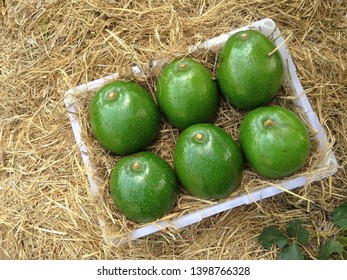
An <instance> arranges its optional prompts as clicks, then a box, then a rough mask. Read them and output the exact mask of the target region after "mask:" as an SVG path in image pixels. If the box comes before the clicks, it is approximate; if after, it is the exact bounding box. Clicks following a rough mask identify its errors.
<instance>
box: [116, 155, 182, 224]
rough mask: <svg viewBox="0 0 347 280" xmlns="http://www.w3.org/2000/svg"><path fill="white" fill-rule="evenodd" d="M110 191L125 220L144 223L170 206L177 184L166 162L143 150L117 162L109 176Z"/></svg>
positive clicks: (174, 202) (166, 211)
mask: <svg viewBox="0 0 347 280" xmlns="http://www.w3.org/2000/svg"><path fill="white" fill-rule="evenodd" d="M110 192H111V196H112V199H113V202H114V204H115V206H116V208H117V209H118V210H119V211H120V212H121V213H122V214H124V215H125V216H126V217H127V219H129V220H131V221H133V222H136V223H146V222H151V221H154V220H156V219H159V218H161V217H163V216H164V215H166V214H168V213H169V212H170V211H171V210H172V209H173V207H174V206H175V204H176V200H177V194H178V183H177V179H176V176H175V173H174V171H173V169H172V168H171V166H170V165H169V163H168V162H166V161H165V160H164V159H162V158H161V157H160V156H158V155H157V154H154V153H152V152H149V151H144V152H139V153H136V154H133V155H129V156H125V157H123V158H122V159H121V160H120V161H118V162H117V164H116V165H115V167H114V168H113V170H112V173H111V176H110Z"/></svg>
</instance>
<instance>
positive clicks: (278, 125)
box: [239, 106, 310, 178]
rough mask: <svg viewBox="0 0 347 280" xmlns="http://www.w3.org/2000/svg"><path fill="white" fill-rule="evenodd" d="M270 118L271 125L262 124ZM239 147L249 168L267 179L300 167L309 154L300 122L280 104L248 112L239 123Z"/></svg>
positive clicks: (307, 142) (305, 133)
mask: <svg viewBox="0 0 347 280" xmlns="http://www.w3.org/2000/svg"><path fill="white" fill-rule="evenodd" d="M267 120H271V122H272V124H271V125H266V123H267ZM239 141H240V146H241V149H242V151H243V154H244V156H245V159H246V161H247V162H248V163H249V165H250V167H251V168H252V169H253V170H254V172H256V173H257V174H259V175H261V176H264V177H267V178H281V177H284V176H288V175H291V174H293V173H294V172H296V171H298V170H299V169H301V168H302V167H303V166H304V164H305V162H306V160H307V158H308V156H309V154H310V138H309V133H308V130H307V128H306V126H305V124H304V123H303V121H302V120H301V119H300V118H299V117H298V116H297V115H296V114H295V113H294V112H292V111H290V110H288V109H286V108H283V107H280V106H265V107H260V108H257V109H255V110H253V111H251V112H249V113H248V114H247V115H246V117H245V118H244V119H243V121H242V123H241V126H240V139H239Z"/></svg>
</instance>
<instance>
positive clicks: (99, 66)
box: [0, 0, 347, 259]
mask: <svg viewBox="0 0 347 280" xmlns="http://www.w3.org/2000/svg"><path fill="white" fill-rule="evenodd" d="M0 10H1V11H0V16H1V19H0V51H1V52H0V209H1V211H0V249H1V250H0V259H1V258H9V259H274V258H276V256H277V253H278V251H277V250H276V248H273V249H271V250H264V249H262V248H261V246H260V245H259V243H258V242H257V236H258V235H259V233H260V232H261V230H262V229H263V227H265V226H268V225H276V226H278V227H280V228H281V229H283V228H284V226H285V224H286V222H287V221H288V220H290V219H293V218H301V219H303V220H305V222H306V225H307V228H308V230H309V231H310V235H311V238H310V242H309V244H308V245H307V246H305V248H304V249H305V253H306V255H307V257H308V258H312V259H314V258H315V257H316V256H317V252H318V250H319V248H320V246H321V245H322V243H323V242H324V239H325V238H330V237H333V236H335V235H336V234H337V229H336V228H335V227H334V226H333V224H332V211H333V209H334V208H335V207H336V206H338V205H339V204H341V203H343V202H346V197H347V170H346V165H347V148H346V146H347V136H346V135H347V125H346V123H345V121H346V119H347V91H346V81H347V74H346V73H347V71H346V68H347V63H346V61H347V49H346V46H347V39H346V38H347V36H346V35H347V34H346V30H347V3H346V1H343V0H308V1H304V0H293V1H286V0H283V1H276V2H274V1H261V0H258V1H256V0H247V1H241V0H239V1H238V0H226V1H221V0H218V1H217V0H215V1H213V0H211V1H209V0H199V1H184V0H179V1H173V0H166V1H156V0H154V1H145V0H140V1H128V0H120V1H110V0H105V1H98V0H84V1H82V0H81V1H66V0H61V1H58V0H47V1H41V0H32V1H29V0H20V1H7V0H0ZM265 17H270V18H272V19H273V20H274V21H275V22H276V24H277V25H278V27H279V28H280V29H281V31H282V32H283V35H284V36H285V37H286V36H289V35H290V34H292V36H291V37H290V39H289V40H288V41H287V43H286V45H287V48H288V49H289V52H290V54H291V56H292V58H293V60H294V63H295V65H296V67H297V70H298V75H299V78H300V80H301V83H302V85H303V87H304V89H305V93H306V94H307V96H308V98H309V101H310V103H311V105H312V106H313V108H314V110H315V112H316V113H317V116H318V117H319V120H320V122H321V123H322V124H323V126H324V128H325V130H326V133H327V135H328V138H329V141H330V143H331V145H332V147H333V151H334V153H335V155H336V157H337V160H338V162H339V170H338V172H337V173H336V174H335V175H334V176H333V177H331V178H328V179H324V180H322V181H321V182H317V183H314V184H310V185H308V186H305V187H304V188H302V189H300V190H297V191H295V193H297V194H299V195H300V196H301V197H302V198H299V197H297V196H293V195H291V194H287V193H286V194H281V195H278V196H275V197H273V198H270V199H266V200H264V201H262V202H260V203H257V204H251V205H247V206H241V207H238V208H236V209H233V210H231V211H227V212H225V213H221V214H219V215H216V216H213V217H211V218H207V219H205V220H203V221H202V222H200V223H198V224H195V225H193V226H190V227H186V228H183V229H181V230H180V231H178V232H173V233H172V232H169V233H165V232H164V233H156V234H153V235H151V236H148V237H145V238H142V239H139V240H136V241H134V242H132V243H129V244H124V245H122V246H115V245H106V244H105V243H104V241H103V238H102V235H101V231H100V228H99V225H98V219H97V216H98V211H99V210H98V207H97V206H96V203H95V200H94V198H93V197H92V196H91V194H90V191H89V185H88V181H87V180H86V177H85V175H84V174H85V171H84V167H83V163H82V160H81V157H80V152H79V149H78V147H77V146H76V145H75V140H74V138H73V133H72V130H71V126H70V123H69V119H68V117H67V114H66V108H65V106H64V102H63V96H64V93H65V92H66V91H67V90H68V89H69V88H72V87H74V86H77V85H79V84H82V83H86V82H88V81H91V80H95V79H97V78H99V77H103V76H106V75H109V74H111V73H114V72H116V71H121V72H122V73H123V75H124V76H127V75H129V74H128V73H126V69H128V68H129V67H130V66H131V65H133V64H134V63H137V64H141V63H146V62H148V61H150V60H153V59H158V58H162V57H168V58H172V57H174V56H175V54H177V53H183V54H184V53H186V52H187V48H188V47H189V46H190V45H192V44H195V43H198V42H201V41H204V40H207V39H209V38H212V37H215V36H217V35H219V34H221V33H224V32H228V31H229V30H231V29H235V28H238V27H241V26H244V25H246V24H249V23H251V22H253V21H256V20H260V19H262V18H265ZM143 82H144V83H147V84H150V83H151V82H153V81H148V80H144V81H143ZM152 93H153V92H152ZM164 148H165V145H164ZM167 153H170V150H168V151H167ZM303 198H305V199H303ZM307 199H308V200H310V201H312V202H308V201H307ZM118 222H119V223H123V222H124V221H121V220H119V221H118Z"/></svg>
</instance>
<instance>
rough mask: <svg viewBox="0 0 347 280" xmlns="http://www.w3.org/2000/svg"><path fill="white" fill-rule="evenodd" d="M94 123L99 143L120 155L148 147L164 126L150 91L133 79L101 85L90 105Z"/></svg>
mask: <svg viewBox="0 0 347 280" xmlns="http://www.w3.org/2000/svg"><path fill="white" fill-rule="evenodd" d="M90 124H91V128H92V132H93V134H94V136H95V138H96V139H97V140H98V142H99V143H100V144H101V145H102V146H103V147H104V148H106V149H107V150H109V151H111V152H112V153H114V154H116V155H128V154H132V153H136V152H139V151H141V150H142V149H144V148H145V147H146V146H148V145H149V144H150V143H151V142H152V141H153V140H154V139H155V137H156V136H157V134H158V132H159V129H160V114H159V110H158V108H157V106H156V104H155V103H154V101H153V99H152V98H151V97H150V95H149V93H148V92H147V91H146V90H145V89H144V88H143V87H141V86H140V85H138V84H137V83H135V82H133V81H121V80H119V81H114V82H110V83H108V84H106V85H104V86H103V87H101V88H100V89H99V90H98V91H97V92H96V93H95V95H94V97H93V100H92V102H91V104H90Z"/></svg>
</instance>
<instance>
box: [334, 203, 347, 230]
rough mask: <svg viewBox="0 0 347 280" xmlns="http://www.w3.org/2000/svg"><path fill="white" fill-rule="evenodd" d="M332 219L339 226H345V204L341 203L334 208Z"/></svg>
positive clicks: (346, 209) (346, 216) (346, 217)
mask: <svg viewBox="0 0 347 280" xmlns="http://www.w3.org/2000/svg"><path fill="white" fill-rule="evenodd" d="M333 221H334V223H335V225H337V226H339V227H340V228H343V227H346V226H347V204H342V205H340V206H338V207H336V208H335V210H334V212H333Z"/></svg>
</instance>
